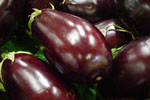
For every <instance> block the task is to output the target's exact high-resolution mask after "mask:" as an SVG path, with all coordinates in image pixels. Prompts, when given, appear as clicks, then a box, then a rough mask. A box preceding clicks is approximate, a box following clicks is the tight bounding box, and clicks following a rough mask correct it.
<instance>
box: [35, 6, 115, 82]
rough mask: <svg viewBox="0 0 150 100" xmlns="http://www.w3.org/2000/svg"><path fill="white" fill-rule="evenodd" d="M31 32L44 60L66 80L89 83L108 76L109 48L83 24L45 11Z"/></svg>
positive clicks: (91, 29)
mask: <svg viewBox="0 0 150 100" xmlns="http://www.w3.org/2000/svg"><path fill="white" fill-rule="evenodd" d="M32 32H33V35H35V36H36V37H37V39H39V40H40V41H41V44H42V45H43V46H44V47H45V48H44V49H43V52H44V54H45V56H46V57H47V58H48V60H49V61H50V62H51V63H53V64H54V65H55V67H56V68H57V69H58V70H59V72H61V73H62V74H63V75H64V76H65V77H67V78H69V79H71V80H73V81H77V82H91V81H95V80H96V78H97V76H100V77H104V76H105V75H107V73H109V71H110V69H111V62H112V55H111V51H110V48H109V46H108V45H107V43H106V40H105V38H104V36H103V35H102V33H100V32H99V31H98V30H97V29H96V27H95V26H94V25H92V24H90V23H89V22H87V21H86V20H84V19H81V18H79V17H76V16H73V15H71V14H67V13H64V12H61V11H57V10H51V9H44V10H42V14H41V15H40V16H37V17H36V18H35V20H34V22H33V23H32Z"/></svg>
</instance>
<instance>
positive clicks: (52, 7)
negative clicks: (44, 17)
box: [49, 2, 55, 10]
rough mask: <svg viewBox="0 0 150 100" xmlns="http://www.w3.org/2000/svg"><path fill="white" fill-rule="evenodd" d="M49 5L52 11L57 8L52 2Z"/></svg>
mask: <svg viewBox="0 0 150 100" xmlns="http://www.w3.org/2000/svg"><path fill="white" fill-rule="evenodd" d="M49 5H50V6H51V9H52V10H55V6H54V5H53V4H52V3H51V2H49Z"/></svg>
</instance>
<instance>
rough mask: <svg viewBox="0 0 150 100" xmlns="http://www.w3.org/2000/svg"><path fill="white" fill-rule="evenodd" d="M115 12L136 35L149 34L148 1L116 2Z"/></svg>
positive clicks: (149, 13)
mask: <svg viewBox="0 0 150 100" xmlns="http://www.w3.org/2000/svg"><path fill="white" fill-rule="evenodd" d="M115 3H116V7H117V12H119V13H120V14H119V15H120V18H121V19H122V20H123V21H124V22H126V24H128V25H129V27H131V28H132V29H133V30H134V31H136V32H137V35H145V34H150V28H149V26H150V1H149V0H116V2H115Z"/></svg>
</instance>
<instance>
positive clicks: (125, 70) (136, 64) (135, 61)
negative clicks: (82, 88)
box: [100, 36, 150, 99]
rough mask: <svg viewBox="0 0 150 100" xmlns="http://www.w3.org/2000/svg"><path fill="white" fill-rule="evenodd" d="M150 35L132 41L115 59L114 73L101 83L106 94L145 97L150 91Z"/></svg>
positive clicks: (101, 88) (102, 90) (101, 87)
mask: <svg viewBox="0 0 150 100" xmlns="http://www.w3.org/2000/svg"><path fill="white" fill-rule="evenodd" d="M149 60H150V36H145V37H141V38H139V39H136V40H135V41H133V42H130V44H128V45H127V46H126V47H125V48H124V49H123V50H122V51H120V52H119V54H118V55H117V56H116V58H115V59H114V61H113V66H112V74H111V75H110V77H109V78H108V79H106V80H104V81H103V83H102V84H101V85H100V91H101V92H102V94H104V95H105V96H109V95H110V96H114V97H132V98H137V99H145V98H148V97H149V92H150V61H149Z"/></svg>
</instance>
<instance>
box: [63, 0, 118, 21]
mask: <svg viewBox="0 0 150 100" xmlns="http://www.w3.org/2000/svg"><path fill="white" fill-rule="evenodd" d="M60 7H61V8H62V11H64V12H67V13H71V14H74V15H77V16H80V17H82V18H84V19H87V20H88V21H90V22H92V23H95V22H97V21H100V20H104V19H109V18H114V17H116V16H117V13H116V11H115V2H114V0H62V3H61V4H60Z"/></svg>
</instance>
